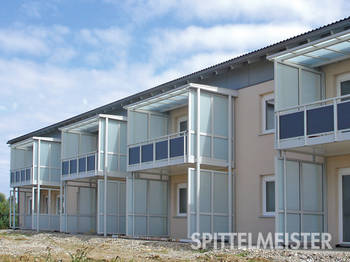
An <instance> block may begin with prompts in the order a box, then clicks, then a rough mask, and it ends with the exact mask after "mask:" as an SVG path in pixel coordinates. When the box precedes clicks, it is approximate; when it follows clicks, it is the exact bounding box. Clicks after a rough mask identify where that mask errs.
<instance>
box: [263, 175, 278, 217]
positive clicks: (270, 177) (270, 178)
mask: <svg viewBox="0 0 350 262" xmlns="http://www.w3.org/2000/svg"><path fill="white" fill-rule="evenodd" d="M272 181H273V182H275V185H276V181H275V176H274V175H267V176H263V177H262V183H261V186H262V190H261V192H262V215H263V216H266V217H274V216H275V213H276V206H275V212H267V211H266V182H272ZM275 202H276V190H275Z"/></svg>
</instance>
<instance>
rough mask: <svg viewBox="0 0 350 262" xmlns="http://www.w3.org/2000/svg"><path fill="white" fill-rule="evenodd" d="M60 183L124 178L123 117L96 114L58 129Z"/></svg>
mask: <svg viewBox="0 0 350 262" xmlns="http://www.w3.org/2000/svg"><path fill="white" fill-rule="evenodd" d="M60 130H61V132H62V161H61V169H62V173H61V174H62V180H75V179H84V178H89V177H101V176H104V175H105V171H106V172H107V176H114V177H125V175H126V150H127V146H126V118H125V117H122V116H116V115H102V114H101V115H97V116H94V117H92V118H89V119H86V120H83V121H80V122H77V123H74V124H71V125H69V126H66V127H63V128H61V129H60Z"/></svg>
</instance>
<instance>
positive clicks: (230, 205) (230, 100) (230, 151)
mask: <svg viewBox="0 0 350 262" xmlns="http://www.w3.org/2000/svg"><path fill="white" fill-rule="evenodd" d="M228 216H229V218H228V230H229V232H232V96H229V97H228Z"/></svg>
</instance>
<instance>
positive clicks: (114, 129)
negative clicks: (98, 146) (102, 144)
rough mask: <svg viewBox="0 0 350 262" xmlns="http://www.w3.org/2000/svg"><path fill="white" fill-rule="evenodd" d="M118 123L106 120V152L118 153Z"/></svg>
mask: <svg viewBox="0 0 350 262" xmlns="http://www.w3.org/2000/svg"><path fill="white" fill-rule="evenodd" d="M118 134H119V123H118V122H117V121H114V120H111V119H108V149H107V150H108V152H114V153H118V147H119V144H118Z"/></svg>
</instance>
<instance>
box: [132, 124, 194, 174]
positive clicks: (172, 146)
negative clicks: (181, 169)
mask: <svg viewBox="0 0 350 262" xmlns="http://www.w3.org/2000/svg"><path fill="white" fill-rule="evenodd" d="M187 134H188V131H183V132H178V133H175V134H169V135H166V136H162V137H158V138H155V139H151V140H149V141H146V142H142V143H137V144H132V145H129V146H128V152H129V159H128V164H129V166H128V171H136V170H140V169H148V168H158V167H163V166H170V165H177V164H184V163H186V162H188V158H187V156H188V155H189V154H188V152H187V148H188V147H187V138H188V135H187Z"/></svg>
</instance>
